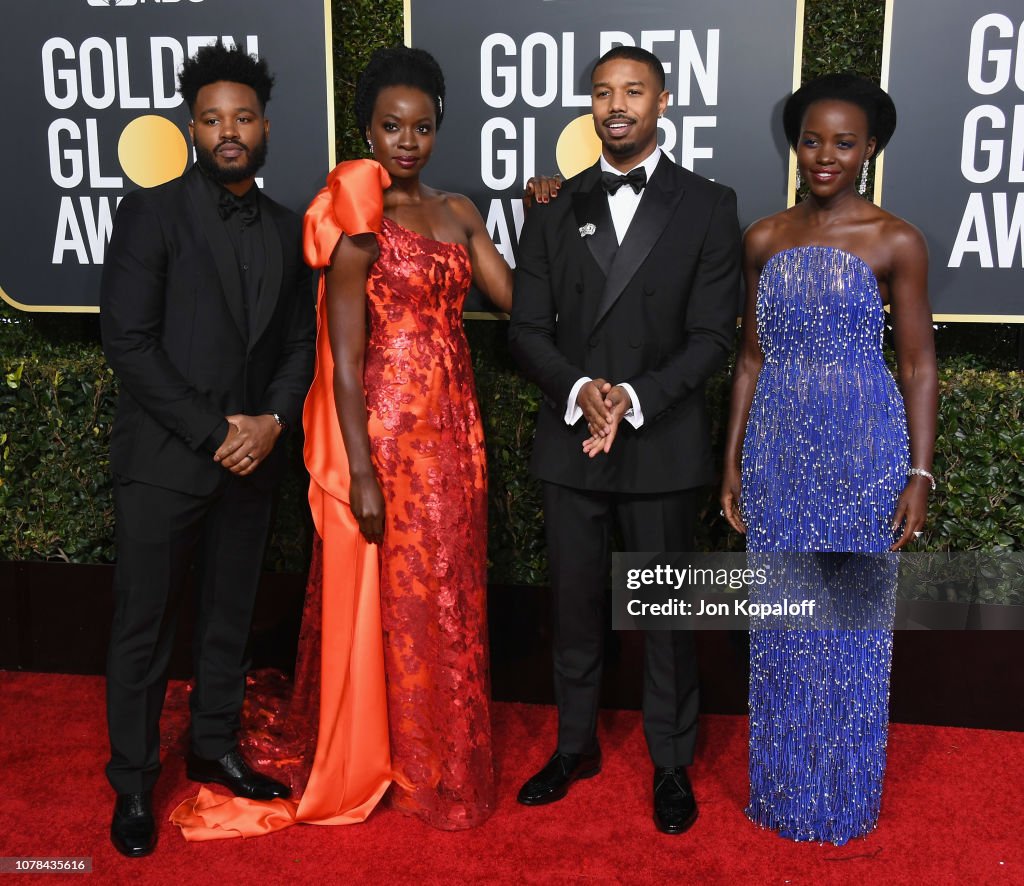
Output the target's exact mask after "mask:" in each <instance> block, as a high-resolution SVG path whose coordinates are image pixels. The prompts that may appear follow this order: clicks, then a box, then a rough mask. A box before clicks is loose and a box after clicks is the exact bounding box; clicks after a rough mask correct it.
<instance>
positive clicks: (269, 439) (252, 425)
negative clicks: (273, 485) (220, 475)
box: [213, 414, 281, 477]
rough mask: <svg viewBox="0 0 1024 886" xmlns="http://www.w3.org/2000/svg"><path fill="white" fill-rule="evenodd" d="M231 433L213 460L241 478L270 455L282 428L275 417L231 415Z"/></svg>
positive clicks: (229, 426)
mask: <svg viewBox="0 0 1024 886" xmlns="http://www.w3.org/2000/svg"><path fill="white" fill-rule="evenodd" d="M226 419H227V423H228V434H227V436H226V437H225V438H224V442H223V443H221V444H220V447H219V448H218V449H217V451H216V452H215V453H214V454H213V460H214V461H215V462H217V463H218V464H219V465H220V466H221V467H223V468H227V469H228V470H229V471H231V473H232V474H234V475H236V476H238V477H248V476H249V474H251V473H252V472H253V471H255V470H256V468H257V467H259V465H261V464H262V463H263V460H264V459H265V458H266V457H267V456H268V455H270V452H271V450H272V449H273V448H274V444H275V443H277V438H278V437H279V436H280V435H281V426H280V425H279V424H278V423H277V420H276V419H275V418H274V416H272V415H241V414H239V415H228V416H226Z"/></svg>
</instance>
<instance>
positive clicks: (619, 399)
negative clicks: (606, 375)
mask: <svg viewBox="0 0 1024 886" xmlns="http://www.w3.org/2000/svg"><path fill="white" fill-rule="evenodd" d="M576 405H577V406H579V407H580V409H581V410H582V411H583V417H584V418H585V419H586V420H587V429H588V430H589V431H590V436H589V437H588V438H587V439H586V440H584V441H583V451H584V453H586V454H587V455H588V456H590V458H594V457H595V456H596V455H598V454H599V453H601V452H604V453H608V452H610V451H611V448H612V443H614V442H615V435H616V434H617V433H618V430H619V423H620V422H621V421H622V417H623V416H624V415H625V414H626V411H627V410H628V409H629V407H630V406H631V405H632V401H631V400H630V398H629V394H627V393H626V392H625V390H623V388H622V387H620V386H619V385H615V386H614V387H613V386H612V383H611V382H609V381H606V380H605V379H603V378H595V379H594V380H593V381H589V382H587V383H586V384H585V385H583V387H582V388H580V391H579V393H578V394H577V395H576Z"/></svg>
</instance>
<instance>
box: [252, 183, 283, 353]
mask: <svg viewBox="0 0 1024 886" xmlns="http://www.w3.org/2000/svg"><path fill="white" fill-rule="evenodd" d="M260 227H261V228H262V229H263V255H264V259H263V261H264V264H263V282H262V283H261V284H260V296H259V299H257V301H256V322H255V323H254V324H253V331H252V336H251V338H250V340H249V348H250V349H251V348H252V347H253V345H255V344H256V342H258V341H259V340H260V336H261V335H263V333H264V332H265V331H266V329H267V325H268V324H269V323H270V318H271V317H273V316H274V309H275V308H276V307H277V300H278V298H279V297H280V295H281V274H282V273H283V259H282V253H281V234H280V233H279V232H278V229H277V224H276V223H275V222H274V219H273V218H272V217H271V215H270V208H269V207H268V205H267V201H266V200H264V199H263V195H262V194H260Z"/></svg>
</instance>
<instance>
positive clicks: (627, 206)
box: [565, 148, 661, 428]
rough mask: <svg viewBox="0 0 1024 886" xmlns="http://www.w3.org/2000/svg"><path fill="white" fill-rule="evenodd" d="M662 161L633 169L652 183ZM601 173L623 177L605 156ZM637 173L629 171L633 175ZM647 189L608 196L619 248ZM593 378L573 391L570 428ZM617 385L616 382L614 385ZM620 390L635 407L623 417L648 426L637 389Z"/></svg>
mask: <svg viewBox="0 0 1024 886" xmlns="http://www.w3.org/2000/svg"><path fill="white" fill-rule="evenodd" d="M660 159H661V150H660V149H658V148H655V149H654V150H653V151H652V152H651V153H650V154H648V156H647V159H645V160H644V161H643V163H638V164H637V165H636V166H634V167H633V169H639V168H640V167H641V166H642V167H643V168H644V169H645V170H646V171H647V181H648V183H649V182H650V180H651V176H652V175H654V170H655V167H657V165H658V161H659V160H660ZM600 163H601V171H602V172H613V173H615V174H616V175H622V173H621V172H620V171H619V170H618V169H616V168H615V167H614V166H612V165H611V163H609V162H608V161H607V160H605V158H604V154H603V153H602V154H601V161H600ZM633 169H630V170H628V171H629V172H632V171H633ZM646 190H647V188H646V187H645V188H644V190H642V191H641V192H640V193H639V194H637V193H635V192H634V191H633V189H632V188H631V187H630V186H629V185H623V186H622V187H621V188H619V189H618V190H617V191H616V192H615V193H614V194H609V195H608V210H609V211H610V212H611V215H612V224H613V225H614V227H615V239H616V240H617V241H618V243H619V245H620V246H621V245H622V241H623V240H624V239H625V238H626V231H628V230H629V225H630V222H632V221H633V216H634V215H635V214H636V208H637V207H638V206H639V205H640V200H641V198H642V197H643V195H644V191H646ZM592 380H593V379H591V378H590V376H589V375H584V376H583V377H582V378H581V379H579V381H577V382H576V384H574V385H573V386H572V390H571V391H569V400H568V402H567V403H566V405H565V423H566V424H567V425H570V426H571V425H574V424H576V422H578V421H579V420H580V418H581V416H582V415H583V410H582V409H580V407H579V406H578V405H577V403H576V398H577V397H578V396H579V393H580V388H582V387H583V386H584V385H585V384H586V383H587V382H589V381H592ZM614 384H615V383H614V382H613V385H614ZM618 387H620V388H622V390H624V391H625V392H626V394H628V395H629V400H630V403H632V404H633V405H632V406H631V407H630V408H629V409H627V410H626V413H625V415H623V416H622V417H623V418H624V419H625V420H626V421H628V422H629V423H630V424H631V425H632V426H633V427H634V428H639V427H640V426H641V425H642V424H643V423H644V413H643V410H642V409H641V408H640V399H639V398H638V397H637V395H636V391H634V390H633V386H632V385H630V384H627V383H626V382H619V383H618Z"/></svg>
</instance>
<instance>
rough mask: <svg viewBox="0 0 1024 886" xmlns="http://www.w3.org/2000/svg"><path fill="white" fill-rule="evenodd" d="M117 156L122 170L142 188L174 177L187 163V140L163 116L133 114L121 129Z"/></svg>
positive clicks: (180, 172)
mask: <svg viewBox="0 0 1024 886" xmlns="http://www.w3.org/2000/svg"><path fill="white" fill-rule="evenodd" d="M117 159H118V160H119V161H120V162H121V168H122V169H123V170H124V174H125V175H127V176H128V178H130V179H131V180H132V181H133V182H135V184H137V185H139V187H142V188H152V187H155V186H156V185H162V184H163V183H164V182H168V181H170V180H171V179H172V178H177V177H178V176H179V175H181V174H182V173H183V172H184V171H185V167H186V166H187V165H188V142H186V141H185V137H184V136H183V135H182V134H181V130H180V129H178V127H177V126H175V125H174V124H173V123H172V122H171V121H170V120H168V119H167V118H166V117H161V116H159V115H157V114H146V115H145V116H144V117H136V118H135V119H134V120H132V122H131V123H129V124H128V125H127V126H126V127H125V128H124V131H123V132H122V133H121V138H120V139H118V142H117Z"/></svg>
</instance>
